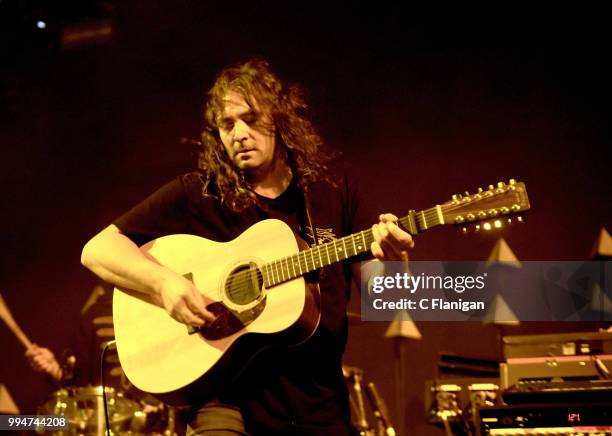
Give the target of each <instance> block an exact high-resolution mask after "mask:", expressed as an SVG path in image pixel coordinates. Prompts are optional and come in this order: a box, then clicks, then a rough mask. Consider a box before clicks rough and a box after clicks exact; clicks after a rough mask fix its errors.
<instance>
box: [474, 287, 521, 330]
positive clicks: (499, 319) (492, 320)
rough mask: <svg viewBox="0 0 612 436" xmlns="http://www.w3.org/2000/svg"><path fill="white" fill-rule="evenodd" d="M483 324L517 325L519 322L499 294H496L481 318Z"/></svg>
mask: <svg viewBox="0 0 612 436" xmlns="http://www.w3.org/2000/svg"><path fill="white" fill-rule="evenodd" d="M482 322H483V323H484V324H503V325H519V324H520V321H519V319H518V318H517V316H516V315H515V314H514V312H513V311H512V309H510V306H508V304H507V303H506V301H505V300H504V298H503V297H502V296H501V294H497V295H496V296H495V298H494V299H493V301H492V302H491V305H490V306H489V310H487V312H486V313H485V315H484V317H483V318H482Z"/></svg>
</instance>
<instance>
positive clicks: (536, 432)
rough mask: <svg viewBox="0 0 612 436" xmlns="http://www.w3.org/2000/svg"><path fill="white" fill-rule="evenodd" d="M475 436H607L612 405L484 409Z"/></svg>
mask: <svg viewBox="0 0 612 436" xmlns="http://www.w3.org/2000/svg"><path fill="white" fill-rule="evenodd" d="M476 422H477V426H476V434H477V436H489V435H490V436H501V435H504V436H510V435H516V436H518V435H530V436H531V435H532V436H545V435H546V436H553V435H555V436H609V435H612V403H592V404H536V405H533V404H528V405H520V406H499V407H483V408H480V409H479V410H478V412H477V417H476Z"/></svg>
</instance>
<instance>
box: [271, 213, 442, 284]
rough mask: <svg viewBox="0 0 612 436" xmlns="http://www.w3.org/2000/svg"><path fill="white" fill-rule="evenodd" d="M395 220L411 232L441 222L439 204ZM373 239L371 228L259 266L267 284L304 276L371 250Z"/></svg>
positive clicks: (417, 231)
mask: <svg viewBox="0 0 612 436" xmlns="http://www.w3.org/2000/svg"><path fill="white" fill-rule="evenodd" d="M398 224H399V226H400V227H402V228H403V229H404V230H406V231H407V232H408V233H410V234H412V235H416V234H417V233H419V232H420V231H423V230H427V229H429V228H432V227H434V226H437V225H440V224H444V220H443V218H442V215H441V213H440V209H439V206H436V207H432V208H430V209H426V210H423V211H420V212H412V213H411V214H409V215H407V216H405V217H403V218H400V219H399V220H398ZM372 242H374V235H373V233H372V229H368V230H363V231H361V232H358V233H353V234H352V235H348V236H344V237H342V238H339V239H335V240H333V241H331V242H327V243H325V244H320V245H315V246H314V247H312V248H309V249H308V250H304V251H300V252H299V253H297V254H294V255H291V256H287V257H284V258H282V259H278V260H275V261H273V262H269V263H267V264H265V265H263V266H262V274H263V280H264V285H265V287H266V288H270V287H272V286H276V285H278V284H280V283H284V282H286V281H289V280H292V279H295V278H297V277H300V276H303V275H304V274H307V273H309V272H312V271H315V270H317V269H320V268H323V267H324V266H328V265H331V264H332V263H336V262H341V261H343V260H345V259H348V258H350V257H354V256H357V255H359V254H362V253H365V252H367V251H369V250H370V245H371V244H372Z"/></svg>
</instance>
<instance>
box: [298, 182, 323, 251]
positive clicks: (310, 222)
mask: <svg viewBox="0 0 612 436" xmlns="http://www.w3.org/2000/svg"><path fill="white" fill-rule="evenodd" d="M302 196H303V197H304V215H305V216H306V224H307V225H308V226H309V227H310V231H311V235H310V238H311V241H312V246H313V247H314V246H315V245H319V243H318V238H317V228H316V227H315V226H314V223H313V220H312V215H311V213H310V210H311V205H310V196H309V195H308V187H307V186H304V189H302ZM304 233H306V234H307V232H304Z"/></svg>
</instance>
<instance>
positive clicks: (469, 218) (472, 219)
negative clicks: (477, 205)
mask: <svg viewBox="0 0 612 436" xmlns="http://www.w3.org/2000/svg"><path fill="white" fill-rule="evenodd" d="M465 217H466V218H467V220H468V221H474V220H475V219H476V216H475V215H474V214H473V213H468V214H467V215H466V216H465Z"/></svg>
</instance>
